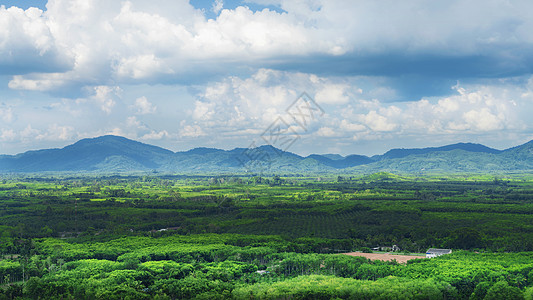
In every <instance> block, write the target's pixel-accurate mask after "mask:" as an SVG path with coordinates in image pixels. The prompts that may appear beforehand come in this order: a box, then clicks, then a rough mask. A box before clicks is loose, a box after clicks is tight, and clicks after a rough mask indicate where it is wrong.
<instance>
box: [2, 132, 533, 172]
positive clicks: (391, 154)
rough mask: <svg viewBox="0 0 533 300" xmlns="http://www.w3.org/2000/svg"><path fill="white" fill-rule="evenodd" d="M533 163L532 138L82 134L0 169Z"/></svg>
mask: <svg viewBox="0 0 533 300" xmlns="http://www.w3.org/2000/svg"><path fill="white" fill-rule="evenodd" d="M532 169H533V140H532V141H529V142H527V143H525V144H523V145H519V146H515V147H512V148H509V149H505V150H497V149H493V148H490V147H487V146H484V145H482V144H474V143H456V144H451V145H445V146H441V147H427V148H412V149H403V148H396V149H391V150H389V151H387V152H385V153H384V154H382V155H374V156H372V157H368V156H365V155H357V154H352V155H347V156H341V155H339V154H324V155H320V154H311V155H308V156H306V157H303V156H300V155H298V154H295V153H292V152H289V151H283V150H281V149H277V148H275V147H273V146H271V145H263V146H259V147H257V148H251V149H247V148H234V149H231V150H223V149H217V148H207V147H197V148H193V149H190V150H187V151H181V152H173V151H170V150H168V149H165V148H162V147H158V146H154V145H150V144H145V143H142V142H139V141H135V140H131V139H127V138H125V137H121V136H114V135H105V136H100V137H95V138H86V139H81V140H79V141H77V142H75V143H73V144H71V145H68V146H65V147H63V148H52V149H41V150H31V151H27V152H24V153H19V154H15V155H0V172H4V173H5V172H21V173H31V172H44V171H52V172H65V171H66V172H130V171H140V172H147V171H157V172H171V173H191V172H214V173H224V172H235V173H243V172H244V173H250V172H251V173H261V172H282V173H283V172H286V173H301V172H304V173H305V172H314V173H331V172H333V173H339V172H341V173H342V172H374V171H378V172H379V171H394V172H401V173H418V172H422V171H424V172H430V171H433V172H484V171H488V172H498V171H502V172H513V171H530V170H532Z"/></svg>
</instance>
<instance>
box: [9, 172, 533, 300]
mask: <svg viewBox="0 0 533 300" xmlns="http://www.w3.org/2000/svg"><path fill="white" fill-rule="evenodd" d="M0 228H1V237H0V238H1V240H0V241H1V243H0V251H1V254H2V257H3V259H2V260H0V280H1V282H0V283H1V292H2V294H1V295H2V296H1V297H4V298H8V299H9V298H14V297H24V298H37V297H39V296H40V297H45V298H57V297H61V296H63V297H68V296H70V297H73V298H76V299H84V298H85V299H93V298H101V299H123V298H132V299H144V298H154V297H156V298H159V299H177V298H194V297H197V298H217V297H218V298H236V299H241V298H250V297H252V296H253V297H259V298H279V297H282V295H289V294H290V295H293V297H295V298H309V297H315V298H323V299H329V298H332V297H339V298H354V297H355V298H382V299H390V298H391V297H392V298H399V297H408V298H411V296H412V295H421V298H432V299H433V298H448V299H455V298H457V299H466V298H471V297H472V298H473V299H483V298H484V297H489V298H490V297H492V296H491V295H493V296H494V295H496V296H497V295H502V293H504V294H505V295H508V296H511V297H515V298H516V297H531V296H533V288H532V286H533V263H532V261H533V259H532V258H533V178H531V176H528V175H512V176H511V175H510V176H507V177H495V176H488V175H487V176H484V175H472V176H468V175H454V176H424V177H417V176H414V175H410V176H398V175H394V174H389V173H377V174H372V175H367V176H351V177H350V176H330V177H327V176H326V177H323V178H317V177H311V176H304V175H292V176H277V175H275V176H263V177H261V176H108V177H96V176H94V177H89V176H86V177H67V176H64V175H63V176H55V177H54V176H53V175H49V176H43V175H40V176H39V177H29V176H26V177H16V176H4V177H3V178H2V181H1V182H0ZM393 244H394V245H397V246H398V247H399V248H400V249H401V250H400V252H401V253H402V254H405V255H411V254H415V253H424V252H425V250H426V249H427V248H430V247H437V248H451V249H454V253H453V254H450V255H446V256H442V257H438V258H434V259H417V260H412V261H409V262H407V263H398V262H397V261H379V260H374V261H372V260H368V259H367V258H364V257H351V256H346V255H336V254H339V253H345V252H353V251H360V252H371V251H370V248H372V247H376V246H384V245H388V246H391V245H393ZM304 283H306V284H304ZM391 286H394V287H395V288H394V289H392V288H391ZM274 291H275V292H274ZM409 295H411V296H409ZM500 298H501V297H500Z"/></svg>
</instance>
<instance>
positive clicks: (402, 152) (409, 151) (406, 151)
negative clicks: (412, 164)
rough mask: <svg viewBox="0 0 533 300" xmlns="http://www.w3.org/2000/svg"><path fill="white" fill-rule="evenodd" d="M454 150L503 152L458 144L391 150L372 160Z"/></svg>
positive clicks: (468, 144)
mask: <svg viewBox="0 0 533 300" xmlns="http://www.w3.org/2000/svg"><path fill="white" fill-rule="evenodd" d="M452 150H464V151H468V152H481V153H492V154H497V153H500V152H501V150H496V149H492V148H489V147H487V146H484V145H481V144H473V143H458V144H452V145H447V146H442V147H428V148H415V149H391V150H389V151H387V152H386V153H385V154H383V155H375V156H372V159H374V160H382V159H391V158H402V157H406V156H409V155H416V154H426V153H432V152H440V151H452Z"/></svg>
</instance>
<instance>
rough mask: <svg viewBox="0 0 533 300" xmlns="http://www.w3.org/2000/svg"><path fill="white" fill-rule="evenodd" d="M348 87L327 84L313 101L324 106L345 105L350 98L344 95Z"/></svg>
mask: <svg viewBox="0 0 533 300" xmlns="http://www.w3.org/2000/svg"><path fill="white" fill-rule="evenodd" d="M347 89H348V86H347V85H345V84H328V85H325V86H324V88H322V89H321V90H319V91H318V92H317V93H316V95H315V100H316V101H318V102H319V103H324V104H346V103H348V101H350V98H349V97H348V96H347V95H346V90H347Z"/></svg>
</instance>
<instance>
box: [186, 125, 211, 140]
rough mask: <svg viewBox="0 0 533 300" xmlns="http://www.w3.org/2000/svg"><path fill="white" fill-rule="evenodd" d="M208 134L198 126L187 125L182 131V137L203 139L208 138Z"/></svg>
mask: <svg viewBox="0 0 533 300" xmlns="http://www.w3.org/2000/svg"><path fill="white" fill-rule="evenodd" d="M206 135H207V134H206V133H205V132H204V131H203V130H202V128H201V127H200V126H198V125H185V126H184V127H183V129H182V130H181V131H180V136H181V137H192V138H196V137H201V136H206Z"/></svg>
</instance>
